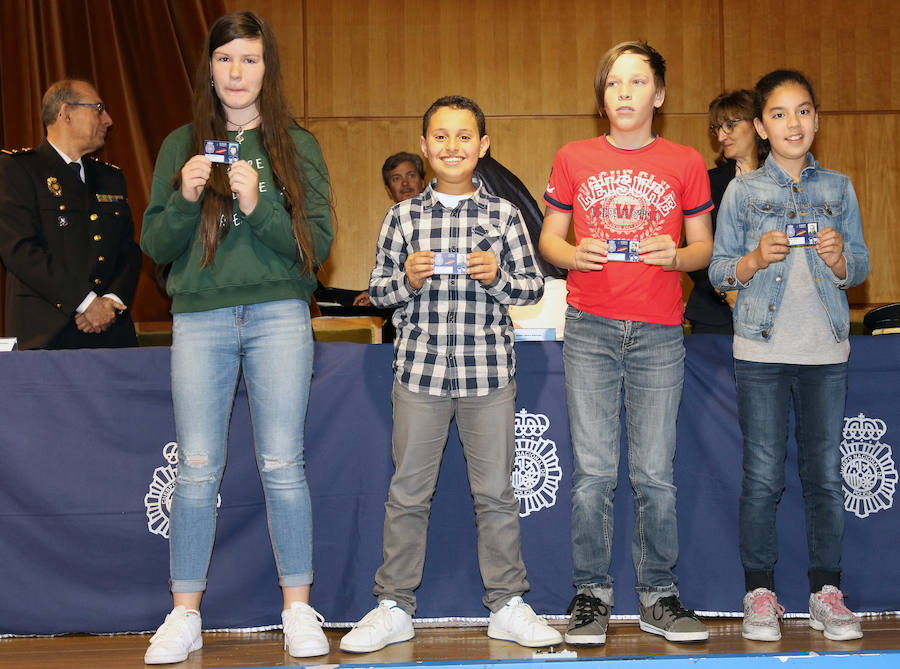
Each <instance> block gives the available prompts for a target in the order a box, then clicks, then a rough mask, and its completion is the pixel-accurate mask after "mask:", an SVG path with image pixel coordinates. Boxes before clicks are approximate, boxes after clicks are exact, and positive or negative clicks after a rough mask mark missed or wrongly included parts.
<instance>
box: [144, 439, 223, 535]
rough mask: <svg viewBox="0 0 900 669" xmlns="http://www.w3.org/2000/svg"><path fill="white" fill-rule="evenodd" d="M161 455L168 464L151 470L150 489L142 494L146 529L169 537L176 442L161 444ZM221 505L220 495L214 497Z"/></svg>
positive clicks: (176, 457) (175, 463) (176, 455)
mask: <svg viewBox="0 0 900 669" xmlns="http://www.w3.org/2000/svg"><path fill="white" fill-rule="evenodd" d="M162 452H163V457H164V458H165V459H166V462H168V463H169V464H167V465H165V466H163V467H157V468H156V469H154V470H153V478H152V479H150V489H149V490H148V491H147V494H146V495H144V508H145V509H146V510H147V529H148V530H149V531H150V533H151V534H158V535H159V536H161V537H163V538H165V539H168V538H169V511H170V510H171V508H172V493H173V492H174V491H175V467H176V465H177V464H178V443H177V442H174V441H170V442H169V443H168V444H166V445H165V446H163V451H162ZM221 505H222V496H221V495H219V496H218V497H217V498H216V507H219V506H221Z"/></svg>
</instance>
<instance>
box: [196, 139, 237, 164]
mask: <svg viewBox="0 0 900 669" xmlns="http://www.w3.org/2000/svg"><path fill="white" fill-rule="evenodd" d="M203 155H204V156H206V157H207V158H209V159H210V160H211V161H212V162H214V163H226V164H228V165H230V164H231V163H236V162H237V161H239V160H240V159H241V145H240V144H238V143H237V142H226V141H225V140H222V139H207V140H206V141H204V142H203Z"/></svg>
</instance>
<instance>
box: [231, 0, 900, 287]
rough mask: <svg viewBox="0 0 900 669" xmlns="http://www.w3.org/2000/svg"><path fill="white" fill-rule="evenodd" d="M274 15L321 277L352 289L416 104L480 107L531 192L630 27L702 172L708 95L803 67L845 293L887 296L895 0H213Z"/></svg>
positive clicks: (895, 118)
mask: <svg viewBox="0 0 900 669" xmlns="http://www.w3.org/2000/svg"><path fill="white" fill-rule="evenodd" d="M227 4H228V6H229V8H230V9H253V10H255V11H258V12H260V13H261V14H263V15H264V16H265V17H266V18H267V19H268V20H269V21H270V22H271V23H272V24H273V26H274V28H275V31H276V34H277V36H278V39H279V44H280V49H281V56H282V64H283V69H284V74H285V80H286V85H287V88H288V92H289V98H290V101H291V104H292V105H293V109H294V112H295V113H296V114H297V116H298V117H299V118H300V119H301V120H302V122H303V123H304V125H306V127H308V128H309V129H310V130H311V131H312V132H314V133H315V134H316V136H317V137H318V139H319V141H320V143H321V144H322V148H323V150H324V153H325V157H326V160H327V162H328V165H329V169H330V172H331V181H332V188H333V192H334V198H335V205H336V211H337V218H338V230H337V238H336V242H335V245H334V248H333V250H332V254H331V257H330V259H329V260H328V262H327V263H326V265H325V267H324V268H323V269H322V271H321V274H320V276H321V278H322V280H323V282H324V283H326V284H327V285H332V286H337V287H342V288H354V289H362V288H364V287H365V286H366V285H367V282H368V274H369V271H370V269H371V266H372V263H373V261H374V243H375V239H376V237H377V233H378V228H379V226H380V223H381V220H382V218H383V216H384V213H385V211H386V210H387V208H388V207H389V206H390V204H391V201H390V199H389V198H388V196H387V194H386V193H385V190H384V188H383V185H382V181H381V173H380V168H381V164H382V162H383V161H384V159H385V158H386V157H387V156H388V155H389V154H391V153H394V152H396V151H402V150H406V151H410V150H411V151H418V146H419V136H420V135H421V115H422V113H423V112H424V111H425V109H426V108H427V107H428V105H429V104H431V102H432V101H434V100H435V99H436V98H438V97H440V96H442V95H447V94H455V93H459V94H463V95H467V96H469V97H472V98H473V99H475V100H476V101H477V102H478V103H479V104H480V105H481V106H482V108H483V109H484V111H485V113H486V115H487V117H488V134H490V135H491V139H492V146H493V155H494V157H496V158H497V159H498V160H500V161H501V162H502V163H504V164H505V165H506V166H507V167H509V168H510V169H512V170H513V171H514V172H516V173H517V174H518V175H519V176H520V178H521V179H522V180H523V181H524V182H525V184H526V185H527V186H528V187H529V189H530V190H531V192H532V194H533V195H534V196H535V198H536V199H538V200H540V196H541V194H542V193H543V188H544V185H545V182H546V178H547V175H548V172H549V169H550V165H551V163H552V161H553V156H554V154H555V152H556V150H557V149H558V148H559V147H560V146H561V145H562V144H564V143H566V142H568V141H572V140H576V139H582V138H585V137H590V136H593V135H596V134H598V133H599V132H602V131H603V130H605V125H604V122H603V121H602V120H601V119H599V118H598V117H597V115H596V105H595V102H594V94H593V77H594V71H595V68H596V64H597V61H598V60H599V58H600V56H601V55H602V54H603V52H604V51H605V50H606V49H607V48H608V47H610V46H611V45H613V44H614V43H617V42H620V41H623V40H627V39H638V38H639V39H646V40H647V41H649V42H650V43H651V44H653V45H654V46H655V47H656V48H657V49H658V50H659V51H660V52H661V53H662V54H663V55H664V56H665V58H666V60H667V63H668V75H667V79H668V81H667V84H668V88H667V97H666V102H665V104H664V106H663V113H662V114H661V115H660V117H659V119H658V123H657V125H658V128H657V130H658V131H659V132H660V133H661V134H663V135H664V136H666V137H667V138H669V139H671V140H673V141H676V142H679V143H683V144H689V145H691V146H694V147H696V148H697V149H698V150H699V151H700V152H701V154H702V155H703V156H704V158H705V159H706V160H707V163H708V164H709V165H710V166H712V164H713V160H714V158H715V155H716V147H715V146H714V142H713V141H712V140H711V138H710V135H709V133H708V132H707V130H706V127H707V119H706V109H707V104H708V102H709V101H710V100H711V99H712V98H713V97H715V96H716V95H718V94H719V93H720V92H721V91H722V90H723V89H732V88H744V87H752V86H753V84H754V82H755V81H756V79H758V78H759V77H760V76H761V75H762V74H765V73H766V72H768V71H770V70H772V69H775V68H778V67H792V68H796V69H800V70H802V71H804V72H805V73H806V74H807V75H808V76H809V78H810V79H811V81H812V82H813V85H814V86H815V87H816V93H817V96H818V98H819V103H820V112H821V114H822V118H821V123H820V132H819V135H818V137H817V139H816V143H815V145H814V146H813V151H814V153H815V154H816V157H817V158H818V159H819V161H820V162H821V163H822V164H823V165H825V166H827V167H831V168H834V169H837V170H840V171H842V172H846V173H847V174H848V175H849V176H850V177H851V178H852V180H853V183H854V185H855V187H856V190H857V192H858V194H859V199H860V206H861V209H862V214H863V225H864V232H865V236H866V240H867V242H868V244H869V248H870V249H871V253H872V273H871V275H870V277H869V279H868V280H867V281H866V283H865V284H863V286H861V287H859V288H855V289H853V290H851V291H850V300H851V302H853V303H855V304H873V303H884V302H893V301H900V263H897V262H895V257H896V256H897V255H898V252H900V232H898V227H897V225H896V224H895V223H894V221H893V214H894V212H896V211H898V210H900V183H898V182H900V177H898V175H900V158H898V152H897V149H896V147H895V146H894V144H895V141H896V139H897V138H898V137H900V3H898V2H896V0H856V1H855V2H846V1H845V0H819V1H818V2H816V3H799V4H798V3H784V2H782V1H780V0H758V1H757V2H753V3H749V2H746V0H669V1H667V2H661V1H660V0H631V1H630V2H628V3H619V4H618V5H616V6H615V9H614V10H613V9H612V7H613V5H611V4H610V3H607V2H600V1H599V0H569V1H568V2H562V1H561V0H477V1H476V0H427V1H423V0H302V2H297V1H296V0H241V1H238V0H227Z"/></svg>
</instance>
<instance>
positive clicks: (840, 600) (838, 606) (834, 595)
mask: <svg viewBox="0 0 900 669" xmlns="http://www.w3.org/2000/svg"><path fill="white" fill-rule="evenodd" d="M819 599H820V600H821V601H822V602H823V603H824V604H825V606H827V607H828V610H829V611H831V613H833V614H834V615H837V616H852V617H854V618H856V615H855V614H854V613H853V612H852V611H851V610H850V609H848V608H847V607H846V606H844V593H842V592H841V591H840V590H835V591H834V592H823V593H821V594H820V595H819Z"/></svg>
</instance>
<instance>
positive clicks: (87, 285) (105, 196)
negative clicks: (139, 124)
mask: <svg viewBox="0 0 900 669" xmlns="http://www.w3.org/2000/svg"><path fill="white" fill-rule="evenodd" d="M41 120H42V121H43V123H44V126H45V127H46V129H47V138H46V139H45V140H44V141H43V142H42V143H41V145H40V146H38V147H37V148H36V149H23V150H20V151H3V154H2V155H0V259H2V261H3V264H4V265H5V266H6V270H7V276H6V317H5V332H4V334H5V336H7V337H18V340H19V348H22V349H33V348H52V349H62V348H105V347H121V346H136V345H137V338H136V336H135V331H134V323H133V322H132V320H131V316H130V313H129V311H128V307H129V306H130V305H131V302H132V300H133V299H134V291H135V287H136V285H137V280H138V274H139V272H140V269H141V251H140V247H139V246H138V245H137V244H136V243H135V241H134V224H133V222H132V219H131V209H130V208H129V206H128V197H127V192H126V190H125V178H124V177H123V176H122V172H121V170H119V168H117V167H114V166H112V165H108V164H106V163H103V162H100V161H99V160H96V159H94V158H89V157H88V154H90V153H94V152H95V151H98V150H100V149H101V148H102V147H103V144H104V142H105V141H106V133H107V130H109V127H110V126H111V125H112V119H111V118H110V116H109V114H108V113H107V112H106V109H105V108H104V106H103V102H102V101H101V100H100V96H99V95H98V94H97V91H96V90H95V89H94V87H93V86H92V85H91V84H89V83H88V82H86V81H79V80H63V81H58V82H56V83H55V84H53V85H52V86H50V88H49V89H48V90H47V92H46V93H45V94H44V100H43V106H42V110H41Z"/></svg>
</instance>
